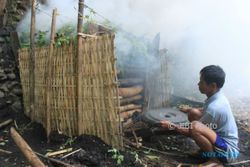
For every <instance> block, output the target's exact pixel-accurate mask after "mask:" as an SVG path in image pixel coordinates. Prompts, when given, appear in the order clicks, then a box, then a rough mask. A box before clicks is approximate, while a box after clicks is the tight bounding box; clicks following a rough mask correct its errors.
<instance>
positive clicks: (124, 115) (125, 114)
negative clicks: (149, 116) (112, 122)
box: [120, 109, 142, 119]
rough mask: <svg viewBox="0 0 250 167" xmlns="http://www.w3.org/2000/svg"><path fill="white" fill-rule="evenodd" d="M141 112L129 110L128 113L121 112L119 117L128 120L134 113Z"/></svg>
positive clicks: (139, 110)
mask: <svg viewBox="0 0 250 167" xmlns="http://www.w3.org/2000/svg"><path fill="white" fill-rule="evenodd" d="M141 111H142V110H141V109H135V110H130V111H126V112H122V113H120V117H121V118H123V119H128V118H129V117H132V115H133V114H134V113H135V112H141Z"/></svg>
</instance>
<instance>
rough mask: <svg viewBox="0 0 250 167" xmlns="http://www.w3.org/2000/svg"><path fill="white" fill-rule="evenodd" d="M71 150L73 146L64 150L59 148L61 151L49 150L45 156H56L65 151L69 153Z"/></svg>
mask: <svg viewBox="0 0 250 167" xmlns="http://www.w3.org/2000/svg"><path fill="white" fill-rule="evenodd" d="M70 151H72V148H67V149H63V150H59V151H55V152H49V153H47V154H46V155H45V156H47V157H52V156H56V155H59V154H64V153H67V152H70Z"/></svg>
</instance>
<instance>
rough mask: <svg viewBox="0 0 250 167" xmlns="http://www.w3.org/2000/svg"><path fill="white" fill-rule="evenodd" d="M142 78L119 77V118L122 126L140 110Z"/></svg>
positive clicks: (142, 90)
mask: <svg viewBox="0 0 250 167" xmlns="http://www.w3.org/2000/svg"><path fill="white" fill-rule="evenodd" d="M143 92H144V79H142V78H125V79H119V96H120V108H119V112H120V118H121V121H122V123H123V126H125V125H126V124H129V123H132V116H133V115H135V114H138V113H141V112H142V103H143Z"/></svg>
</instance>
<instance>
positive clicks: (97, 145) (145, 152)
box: [0, 100, 250, 167]
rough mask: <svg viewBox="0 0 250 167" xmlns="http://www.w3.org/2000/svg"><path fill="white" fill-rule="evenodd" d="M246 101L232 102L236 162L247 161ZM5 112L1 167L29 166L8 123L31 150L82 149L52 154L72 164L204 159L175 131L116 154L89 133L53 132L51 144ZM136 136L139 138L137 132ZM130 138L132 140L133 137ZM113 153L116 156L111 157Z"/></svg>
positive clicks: (99, 166) (36, 128)
mask: <svg viewBox="0 0 250 167" xmlns="http://www.w3.org/2000/svg"><path fill="white" fill-rule="evenodd" d="M248 102H250V100H249V101H243V102H242V101H241V103H239V102H236V103H232V108H233V110H234V111H235V112H234V114H235V116H236V121H237V125H238V128H239V138H240V142H239V147H240V153H241V155H240V158H239V160H238V161H239V162H241V161H245V160H250V141H249V138H250V118H249V117H250V116H249V113H250V111H249V109H248V107H247V105H249V104H250V103H248ZM8 113H10V114H3V115H1V117H0V122H3V121H4V120H6V119H8V118H10V117H12V118H13V117H14V119H15V123H12V124H10V125H8V126H7V127H4V128H2V129H0V149H4V150H8V151H11V152H12V153H11V154H4V153H0V166H3V167H14V166H20V167H26V166H29V163H28V162H27V160H26V158H25V157H24V155H23V154H22V153H21V152H20V150H19V149H18V147H17V146H16V144H15V143H14V141H13V140H12V138H11V137H10V133H9V129H10V127H11V126H13V127H16V129H17V131H18V132H19V133H20V135H21V136H22V137H23V138H24V139H25V140H26V141H27V143H28V144H29V145H30V146H31V148H32V149H33V150H34V151H36V152H38V153H41V154H43V155H45V154H46V153H48V152H51V151H52V152H53V151H58V150H60V149H66V148H72V149H73V150H78V149H80V148H81V150H80V151H79V152H77V153H75V154H73V155H71V156H68V157H66V158H62V157H59V156H57V157H54V158H56V159H59V160H61V161H63V162H66V163H68V164H72V165H74V166H89V167H105V166H107V167H112V166H124V167H134V166H135V167H136V166H138V167H139V166H147V167H150V166H152V167H164V166H178V164H180V163H183V164H184V165H186V166H191V165H188V164H199V163H202V162H203V160H200V159H196V158H193V157H190V156H189V155H188V154H189V153H190V152H193V151H195V150H196V149H198V147H197V145H196V144H195V143H194V142H193V141H192V140H191V139H189V138H186V137H184V136H181V135H178V134H176V133H164V135H151V136H148V137H146V138H145V137H144V138H143V139H142V141H141V143H142V145H143V146H144V148H139V149H135V148H134V147H131V146H129V145H125V150H124V151H119V152H117V153H115V151H116V150H114V149H113V148H111V146H109V145H107V144H105V143H104V142H103V141H102V140H101V139H99V138H97V137H95V136H89V135H82V136H79V137H75V138H69V137H67V136H64V135H60V134H58V133H56V132H55V133H52V134H51V137H50V140H51V141H50V143H47V140H46V135H45V131H44V129H43V127H42V126H41V125H39V124H37V123H31V122H30V120H29V119H28V118H27V117H25V116H24V115H23V114H21V113H18V114H17V113H16V112H15V111H9V112H8ZM137 137H139V134H138V136H137ZM131 138H132V139H133V137H131ZM66 154H68V153H66ZM64 155H65V154H64ZM115 155H116V158H115V157H114V156H115ZM118 155H121V156H123V157H124V160H121V163H120V164H119V162H118V159H119V158H117V157H118ZM41 159H42V161H43V162H44V163H45V164H46V165H48V166H58V165H56V164H55V163H54V164H53V163H51V162H49V161H48V160H46V159H43V158H41ZM59 166H60V165H59ZM231 166H241V167H242V166H246V167H247V166H250V162H248V163H243V164H236V165H231Z"/></svg>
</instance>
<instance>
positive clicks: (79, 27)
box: [76, 0, 84, 135]
mask: <svg viewBox="0 0 250 167" xmlns="http://www.w3.org/2000/svg"><path fill="white" fill-rule="evenodd" d="M83 9H84V0H79V4H78V22H77V34H78V35H77V57H76V63H77V65H76V75H77V83H76V95H77V113H78V134H79V135H80V134H81V133H82V109H81V98H80V95H81V94H82V93H81V92H82V89H81V85H82V83H81V81H82V78H81V77H80V76H79V75H80V74H81V66H82V54H81V50H82V45H83V41H82V36H81V35H79V34H81V33H82V32H83Z"/></svg>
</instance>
